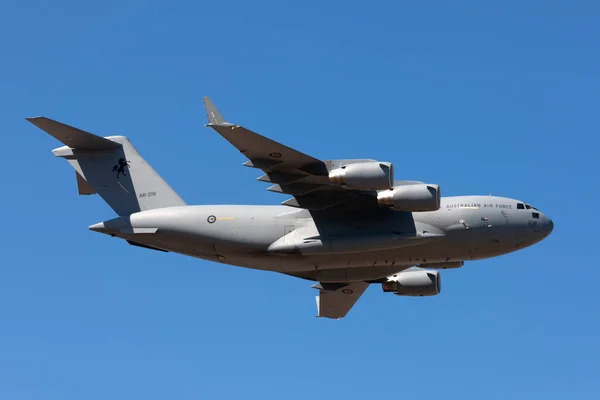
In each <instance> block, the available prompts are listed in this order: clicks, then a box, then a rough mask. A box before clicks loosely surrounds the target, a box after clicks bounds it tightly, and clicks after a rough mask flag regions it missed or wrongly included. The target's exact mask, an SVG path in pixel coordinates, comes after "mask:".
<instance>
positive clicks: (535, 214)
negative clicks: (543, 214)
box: [531, 213, 540, 218]
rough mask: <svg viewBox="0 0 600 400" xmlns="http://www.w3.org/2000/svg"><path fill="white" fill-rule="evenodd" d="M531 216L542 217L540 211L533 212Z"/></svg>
mask: <svg viewBox="0 0 600 400" xmlns="http://www.w3.org/2000/svg"><path fill="white" fill-rule="evenodd" d="M531 216H532V217H533V218H539V217H540V213H531Z"/></svg>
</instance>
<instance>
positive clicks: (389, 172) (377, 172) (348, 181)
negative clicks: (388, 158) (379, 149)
mask: <svg viewBox="0 0 600 400" xmlns="http://www.w3.org/2000/svg"><path fill="white" fill-rule="evenodd" d="M329 181H331V182H333V183H337V184H339V185H342V186H343V187H345V188H347V189H357V190H386V189H391V188H392V187H394V167H393V165H392V163H389V162H378V161H374V162H363V163H356V164H347V165H344V166H343V167H341V168H337V169H334V170H332V171H330V172H329Z"/></svg>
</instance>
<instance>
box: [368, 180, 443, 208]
mask: <svg viewBox="0 0 600 400" xmlns="http://www.w3.org/2000/svg"><path fill="white" fill-rule="evenodd" d="M440 197H441V194H440V187H439V186H438V185H434V184H429V183H427V184H425V183H421V184H415V185H403V186H397V187H395V188H393V189H391V190H383V191H381V192H379V193H377V204H379V205H381V206H385V207H391V208H393V209H394V210H402V211H413V212H418V211H437V210H439V208H440Z"/></svg>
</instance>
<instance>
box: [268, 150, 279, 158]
mask: <svg viewBox="0 0 600 400" xmlns="http://www.w3.org/2000/svg"><path fill="white" fill-rule="evenodd" d="M269 155H270V156H271V157H273V158H279V157H281V153H278V152H276V151H274V152H272V153H269Z"/></svg>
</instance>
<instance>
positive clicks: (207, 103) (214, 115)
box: [202, 96, 229, 125]
mask: <svg viewBox="0 0 600 400" xmlns="http://www.w3.org/2000/svg"><path fill="white" fill-rule="evenodd" d="M202 99H203V100H204V108H205V109H206V116H207V117H208V124H209V125H229V123H228V122H227V121H225V118H223V116H222V115H221V113H220V112H219V110H217V107H215V105H214V104H213V102H212V101H211V100H210V98H209V97H208V96H204V97H203V98H202Z"/></svg>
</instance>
